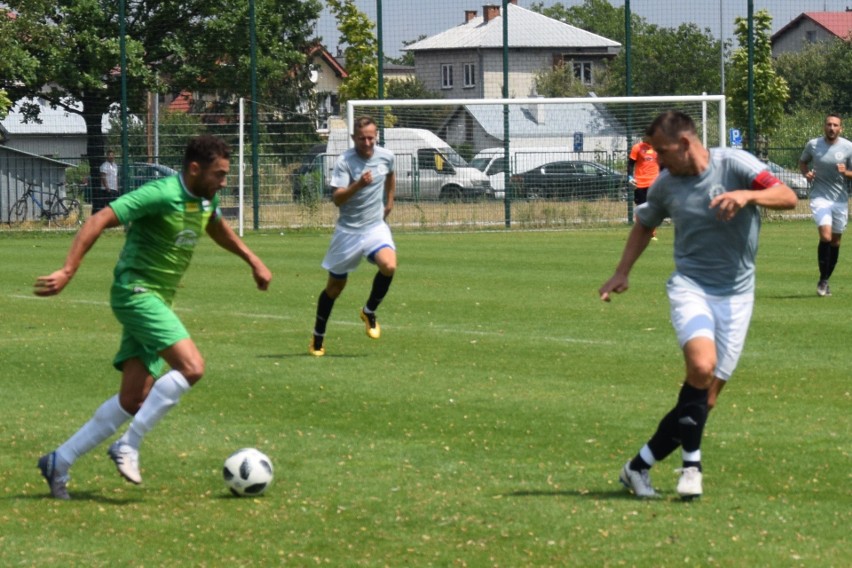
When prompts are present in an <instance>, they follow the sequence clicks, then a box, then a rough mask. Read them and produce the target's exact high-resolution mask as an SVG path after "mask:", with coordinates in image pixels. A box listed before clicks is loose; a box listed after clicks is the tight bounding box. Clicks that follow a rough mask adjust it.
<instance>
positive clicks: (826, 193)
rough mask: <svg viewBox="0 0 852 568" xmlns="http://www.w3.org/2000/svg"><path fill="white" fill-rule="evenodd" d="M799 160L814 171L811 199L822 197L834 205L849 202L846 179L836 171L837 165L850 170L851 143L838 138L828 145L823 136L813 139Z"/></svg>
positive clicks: (851, 157)
mask: <svg viewBox="0 0 852 568" xmlns="http://www.w3.org/2000/svg"><path fill="white" fill-rule="evenodd" d="M799 160H800V161H802V162H805V163H807V164H810V165H811V168H813V170H814V183H813V187H811V198H814V197H822V198H825V199H829V200H831V201H834V202H836V203H846V202H848V201H849V194H848V193H847V192H846V177H845V176H844V175H843V174H841V173H840V172H838V171H837V164H846V169H848V170H852V142H850V141H849V140H847V139H846V138H838V139H837V140H836V141H835V142H834V144H829V143H828V142H826V140H825V137H823V136H821V137H819V138H814V139H813V140H810V141H809V142H808V143H807V144H806V145H805V149H804V150H803V151H802V156H801V157H800V158H799Z"/></svg>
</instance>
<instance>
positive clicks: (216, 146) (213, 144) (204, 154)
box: [183, 134, 231, 170]
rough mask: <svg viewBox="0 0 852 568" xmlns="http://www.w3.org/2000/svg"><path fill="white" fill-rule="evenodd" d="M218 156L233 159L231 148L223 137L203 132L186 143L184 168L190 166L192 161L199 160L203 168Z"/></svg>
mask: <svg viewBox="0 0 852 568" xmlns="http://www.w3.org/2000/svg"><path fill="white" fill-rule="evenodd" d="M217 158H225V159H226V160H230V159H231V149H230V148H229V147H228V145H227V144H226V143H225V141H224V140H222V139H221V138H217V137H216V136H213V135H210V134H202V135H201V136H196V137H195V138H192V139H191V140H190V141H189V143H187V145H186V152H184V155H183V169H184V170H186V169H187V168H189V164H190V163H191V162H198V163H199V164H201V167H202V168H206V167H207V166H209V165H210V164H212V163H213V162H214V161H215V160H216V159H217Z"/></svg>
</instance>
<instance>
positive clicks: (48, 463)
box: [38, 452, 71, 501]
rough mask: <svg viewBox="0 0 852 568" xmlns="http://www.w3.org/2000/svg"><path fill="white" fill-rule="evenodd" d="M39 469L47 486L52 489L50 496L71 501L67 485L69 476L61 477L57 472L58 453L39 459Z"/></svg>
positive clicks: (51, 453)
mask: <svg viewBox="0 0 852 568" xmlns="http://www.w3.org/2000/svg"><path fill="white" fill-rule="evenodd" d="M38 468H39V470H41V474H42V475H43V476H44V478H45V480H47V486H48V487H50V494H51V495H53V496H54V497H55V498H57V499H62V500H65V501H67V500H69V499H71V496H70V495H68V489H67V488H66V487H65V485H66V484H67V483H68V476H67V475H66V476H64V477H63V476H60V475H59V472H58V471H56V452H50V453H49V454H45V455H43V456H41V457H40V458H39V459H38Z"/></svg>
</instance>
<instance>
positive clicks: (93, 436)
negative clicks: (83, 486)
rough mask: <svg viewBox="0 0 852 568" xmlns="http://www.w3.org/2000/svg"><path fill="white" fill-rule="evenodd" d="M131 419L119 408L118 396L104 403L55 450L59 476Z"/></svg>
mask: <svg viewBox="0 0 852 568" xmlns="http://www.w3.org/2000/svg"><path fill="white" fill-rule="evenodd" d="M131 417H132V416H131V414H130V413H128V412H127V411H125V410H124V409H123V408H121V404H119V402H118V395H115V396H114V397H112V398H111V399H109V400H107V401H106V402H104V403H103V404H102V405H101V406H100V407H99V408H98V409H97V410H96V411H95V414H94V415H93V416H92V417H91V418H90V419H89V421H88V422H86V423H85V424H83V426H82V428H80V429H79V430H77V432H76V433H74V435H72V436H71V437H70V438H68V440H67V441H66V442H65V443H64V444H62V445H61V446H59V447H58V448H56V469H57V470H58V471H59V473H60V475H64V474H65V473H67V472H68V469H69V468H70V467H71V465H72V464H73V463H74V462H75V461H77V458H79V457H80V456H82V455H83V454H85V453H86V452H88V451H89V450H91V449H92V448H94V447H95V446H97V445H98V444H100V443H101V442H103V441H104V440H106V439H107V438H109V437H110V436H112V435H113V434H115V432H116V430H118V428H119V426H121V425H122V424H124V423H125V422H127V421H128V420H130V418H131Z"/></svg>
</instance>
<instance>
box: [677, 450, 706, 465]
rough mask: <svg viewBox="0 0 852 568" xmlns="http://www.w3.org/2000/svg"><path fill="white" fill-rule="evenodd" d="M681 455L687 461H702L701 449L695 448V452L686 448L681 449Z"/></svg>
mask: <svg viewBox="0 0 852 568" xmlns="http://www.w3.org/2000/svg"><path fill="white" fill-rule="evenodd" d="M680 453H681V457H682V459H683V461H685V462H700V461H701V450H695V451H694V452H687V451H686V450H683V449H682V450H681V452H680Z"/></svg>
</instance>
